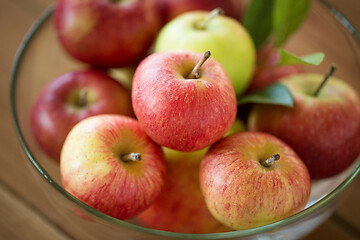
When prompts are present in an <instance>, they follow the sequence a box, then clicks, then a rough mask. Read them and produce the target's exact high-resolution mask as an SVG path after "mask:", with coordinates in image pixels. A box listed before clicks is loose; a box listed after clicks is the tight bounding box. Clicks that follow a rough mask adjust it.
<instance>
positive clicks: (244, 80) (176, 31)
mask: <svg viewBox="0 0 360 240" xmlns="http://www.w3.org/2000/svg"><path fill="white" fill-rule="evenodd" d="M214 11H215V10H214ZM214 11H212V12H211V13H209V12H206V11H194V12H188V13H184V14H182V15H180V16H178V17H177V18H175V19H173V20H172V21H170V22H169V23H167V24H166V25H165V26H164V27H163V28H162V30H161V31H160V33H159V35H158V37H157V39H156V42H155V52H163V51H168V50H189V51H196V52H205V51H206V50H210V51H211V54H212V56H213V58H214V59H215V60H217V61H218V62H219V63H220V64H222V65H223V67H224V68H225V70H226V72H227V73H228V75H229V77H230V79H231V81H232V83H233V86H234V89H235V92H236V94H237V95H240V94H241V93H242V92H243V91H245V89H246V88H247V87H248V85H249V83H250V79H251V76H252V74H253V70H254V66H255V47H254V43H253V41H252V39H251V37H250V35H249V34H248V32H247V31H246V29H245V28H244V27H243V26H242V25H241V24H240V23H239V22H238V21H236V20H235V19H233V18H230V17H226V16H222V15H220V14H218V13H219V11H215V12H214Z"/></svg>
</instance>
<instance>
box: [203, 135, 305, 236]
mask: <svg viewBox="0 0 360 240" xmlns="http://www.w3.org/2000/svg"><path fill="white" fill-rule="evenodd" d="M276 153H278V154H280V159H279V160H278V161H276V162H275V163H274V165H273V166H270V167H264V166H263V165H262V164H261V163H260V161H265V160H266V159H268V158H269V157H271V156H272V155H273V154H276ZM200 184H201V189H202V192H203V194H204V198H205V201H206V204H207V206H208V208H209V210H210V212H211V213H212V215H213V216H214V217H215V218H216V219H217V220H219V221H220V222H222V223H223V224H225V225H227V226H229V227H231V228H233V229H236V230H242V229H248V228H254V227H258V226H261V225H265V224H269V223H272V222H275V221H278V220H280V219H283V218H286V217H288V216H291V215H293V214H295V213H297V212H299V211H300V210H302V209H303V208H304V207H305V206H306V204H307V202H308V200H309V196H310V191H311V183H310V176H309V173H308V170H307V169H306V166H305V164H304V163H303V162H302V161H301V160H300V159H299V157H298V156H297V155H296V153H295V152H294V151H293V150H292V149H291V148H290V147H289V146H288V145H286V144H285V143H284V142H283V141H281V140H279V139H278V138H276V137H274V136H272V135H270V134H267V133H261V132H240V133H235V134H232V135H230V136H228V137H226V138H224V139H222V140H221V141H219V142H217V143H216V144H214V145H213V146H212V147H211V149H210V150H209V151H208V152H207V154H206V155H205V157H204V158H203V160H202V162H201V167H200Z"/></svg>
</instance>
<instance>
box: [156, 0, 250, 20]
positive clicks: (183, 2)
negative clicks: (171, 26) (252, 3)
mask: <svg viewBox="0 0 360 240" xmlns="http://www.w3.org/2000/svg"><path fill="white" fill-rule="evenodd" d="M157 2H158V5H159V8H160V10H161V13H162V16H163V21H164V23H166V22H169V21H170V20H172V19H174V18H175V17H177V16H178V15H180V14H182V13H185V12H189V11H195V10H204V11H211V10H213V9H215V8H222V9H223V10H224V11H225V14H226V15H227V16H230V17H233V18H235V19H237V20H239V21H240V20H241V19H242V15H243V11H244V5H245V4H244V1H243V0H221V1H219V0H196V1H193V0H176V1H174V0H157Z"/></svg>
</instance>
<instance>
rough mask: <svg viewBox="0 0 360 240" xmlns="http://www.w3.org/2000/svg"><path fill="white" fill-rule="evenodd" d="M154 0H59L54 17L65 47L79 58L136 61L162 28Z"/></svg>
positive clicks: (117, 63) (102, 62) (101, 62)
mask: <svg viewBox="0 0 360 240" xmlns="http://www.w3.org/2000/svg"><path fill="white" fill-rule="evenodd" d="M155 1H156V0H147V1H142V0H58V2H57V5H56V9H55V13H54V21H55V28H56V32H57V35H58V38H59V40H60V42H61V44H62V46H63V47H64V49H65V50H66V51H67V52H68V53H69V54H70V55H71V56H72V57H74V58H76V59H77V60H79V61H82V62H85V63H88V64H92V65H97V66H103V67H123V66H130V65H132V64H137V63H139V62H140V61H141V60H142V59H143V58H144V57H145V55H146V54H147V51H148V49H149V47H150V45H151V44H152V42H153V40H154V38H155V37H156V35H157V33H158V31H159V30H160V28H161V16H160V14H159V11H158V8H157V4H156V2H155Z"/></svg>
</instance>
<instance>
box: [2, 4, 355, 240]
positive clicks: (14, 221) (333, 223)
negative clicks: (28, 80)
mask: <svg viewBox="0 0 360 240" xmlns="http://www.w3.org/2000/svg"><path fill="white" fill-rule="evenodd" d="M53 2H54V1H51V0H1V1H0V31H1V37H0V76H2V77H1V78H2V79H1V81H0V84H1V85H0V91H1V93H0V116H1V124H0V166H1V167H0V196H1V197H0V239H85V238H84V236H82V234H81V231H79V230H78V229H76V228H74V227H73V226H71V225H70V224H68V223H67V222H66V220H65V219H63V218H62V216H60V215H59V214H58V213H57V212H56V210H55V207H54V206H53V205H52V204H51V202H50V201H49V200H48V199H47V197H46V196H45V194H44V192H43V191H42V189H41V188H40V185H38V184H37V182H35V181H34V179H33V178H34V176H33V173H32V172H31V171H29V169H28V166H26V164H25V162H24V158H23V156H22V154H23V153H22V150H21V149H20V146H19V143H18V140H17V139H16V136H15V131H14V128H13V125H12V122H11V117H10V107H9V79H10V72H11V66H12V63H13V60H14V56H15V54H16V51H17V48H18V47H19V45H20V44H21V41H22V39H23V37H24V34H25V33H26V32H27V30H28V29H29V28H30V26H31V25H32V23H33V22H34V21H35V20H36V18H37V17H38V16H39V15H40V14H41V13H42V12H43V11H44V10H45V9H46V8H47V7H48V6H49V5H50V4H53ZM328 2H331V3H333V4H334V5H335V6H336V7H337V8H338V9H339V10H340V12H342V13H343V14H345V16H347V17H348V19H349V20H350V22H352V23H353V24H354V25H355V27H356V28H357V29H358V30H360V15H359V12H360V1H359V0H343V1H336V0H332V1H328ZM329 38H331V36H329ZM339 47H341V46H339ZM347 194H348V196H347V198H346V199H345V200H344V201H343V202H342V203H341V204H340V205H339V206H338V209H337V211H336V212H335V214H334V215H333V216H332V217H331V218H330V219H329V220H327V221H326V222H325V223H324V224H323V225H321V226H320V227H319V228H318V229H317V230H315V231H314V232H313V233H311V234H310V235H308V236H307V237H305V239H330V240H331V239H350V240H352V239H360V207H359V202H360V177H357V179H356V180H355V181H354V182H353V184H352V185H351V186H350V187H349V189H348V190H347Z"/></svg>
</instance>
